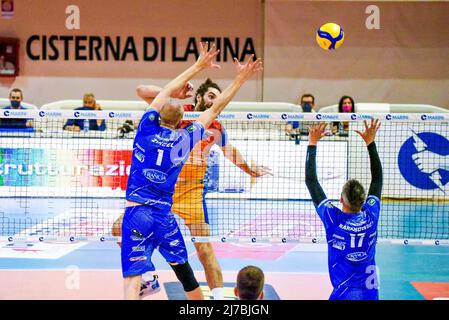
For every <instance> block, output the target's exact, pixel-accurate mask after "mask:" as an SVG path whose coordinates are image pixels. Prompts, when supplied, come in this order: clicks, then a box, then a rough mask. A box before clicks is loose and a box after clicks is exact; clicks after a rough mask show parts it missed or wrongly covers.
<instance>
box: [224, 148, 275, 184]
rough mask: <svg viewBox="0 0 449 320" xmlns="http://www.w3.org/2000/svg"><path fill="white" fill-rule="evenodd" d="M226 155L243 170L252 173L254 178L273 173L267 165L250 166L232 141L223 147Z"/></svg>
mask: <svg viewBox="0 0 449 320" xmlns="http://www.w3.org/2000/svg"><path fill="white" fill-rule="evenodd" d="M221 150H223V154H224V155H225V157H226V158H227V159H228V160H229V161H231V162H232V163H233V164H234V165H236V166H237V167H239V168H240V169H241V170H242V171H243V172H245V173H246V174H248V175H250V176H251V177H253V178H258V177H261V176H264V175H267V174H269V175H273V174H272V173H271V172H270V171H271V169H270V168H268V167H265V166H250V165H249V164H248V163H247V162H246V161H245V158H243V156H242V154H241V153H240V151H239V149H237V148H236V147H235V146H233V145H232V144H230V143H227V144H226V145H225V146H224V147H222V148H221Z"/></svg>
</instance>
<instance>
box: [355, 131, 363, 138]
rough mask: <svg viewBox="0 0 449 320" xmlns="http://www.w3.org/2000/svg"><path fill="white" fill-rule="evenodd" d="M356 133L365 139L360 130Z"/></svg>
mask: <svg viewBox="0 0 449 320" xmlns="http://www.w3.org/2000/svg"><path fill="white" fill-rule="evenodd" d="M354 132H355V133H358V135H359V136H361V137H363V135H362V133H361V132H360V131H359V130H354Z"/></svg>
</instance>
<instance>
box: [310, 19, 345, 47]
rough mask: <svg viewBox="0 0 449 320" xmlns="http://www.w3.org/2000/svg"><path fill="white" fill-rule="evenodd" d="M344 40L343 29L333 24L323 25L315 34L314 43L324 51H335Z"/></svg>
mask: <svg viewBox="0 0 449 320" xmlns="http://www.w3.org/2000/svg"><path fill="white" fill-rule="evenodd" d="M344 40H345V33H344V31H343V28H342V27H341V26H340V25H338V24H336V23H333V22H329V23H325V24H323V25H322V26H321V27H320V28H319V29H318V30H317V32H316V41H317V42H318V45H319V46H320V47H321V48H323V49H324V50H335V49H337V48H338V47H340V46H341V45H342V43H343V41H344Z"/></svg>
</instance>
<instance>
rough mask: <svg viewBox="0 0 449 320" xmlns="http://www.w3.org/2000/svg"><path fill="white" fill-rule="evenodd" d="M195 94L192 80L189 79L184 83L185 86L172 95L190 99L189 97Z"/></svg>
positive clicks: (177, 97)
mask: <svg viewBox="0 0 449 320" xmlns="http://www.w3.org/2000/svg"><path fill="white" fill-rule="evenodd" d="M193 95H194V93H193V84H192V83H191V82H190V81H188V82H187V83H186V84H185V85H184V87H182V88H181V89H179V90H177V91H175V92H174V93H173V94H172V97H173V98H176V99H181V100H184V99H188V98H191V97H193Z"/></svg>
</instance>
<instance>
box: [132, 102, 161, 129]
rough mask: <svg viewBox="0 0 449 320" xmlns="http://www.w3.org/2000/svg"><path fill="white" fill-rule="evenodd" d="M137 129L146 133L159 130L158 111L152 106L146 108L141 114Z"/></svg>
mask: <svg viewBox="0 0 449 320" xmlns="http://www.w3.org/2000/svg"><path fill="white" fill-rule="evenodd" d="M137 130H138V131H140V132H143V133H147V134H148V133H152V132H157V131H159V130H160V122H159V112H157V111H156V110H155V109H152V108H150V109H148V111H146V112H145V113H144V115H143V116H142V119H141V120H140V123H139V127H138V129H137Z"/></svg>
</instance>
